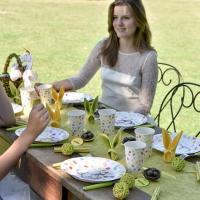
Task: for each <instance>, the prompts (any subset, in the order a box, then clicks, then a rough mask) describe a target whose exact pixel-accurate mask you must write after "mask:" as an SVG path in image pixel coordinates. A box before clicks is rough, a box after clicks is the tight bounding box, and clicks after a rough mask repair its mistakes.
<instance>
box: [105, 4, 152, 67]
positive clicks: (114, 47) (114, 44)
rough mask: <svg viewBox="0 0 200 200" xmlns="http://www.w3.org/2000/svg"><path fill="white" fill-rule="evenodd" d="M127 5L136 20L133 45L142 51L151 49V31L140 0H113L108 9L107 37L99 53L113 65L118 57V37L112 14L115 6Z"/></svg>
mask: <svg viewBox="0 0 200 200" xmlns="http://www.w3.org/2000/svg"><path fill="white" fill-rule="evenodd" d="M119 5H127V6H128V7H129V8H131V10H132V13H133V15H134V17H135V19H136V22H137V28H136V31H135V33H134V35H133V37H134V44H133V45H134V46H135V47H136V50H138V51H140V52H142V51H144V50H147V49H153V47H152V46H151V31H150V28H149V24H148V21H147V18H146V12H145V9H144V6H143V3H142V1H141V0H115V1H114V2H113V3H111V4H110V6H109V9H108V32H109V37H108V38H107V39H106V40H105V41H104V44H103V46H102V49H101V55H103V57H104V58H105V60H106V62H107V64H109V65H110V66H111V67H113V66H114V65H115V64H116V62H117V59H118V50H119V38H118V37H117V34H116V33H115V31H114V28H113V20H114V18H113V15H114V8H115V6H119Z"/></svg>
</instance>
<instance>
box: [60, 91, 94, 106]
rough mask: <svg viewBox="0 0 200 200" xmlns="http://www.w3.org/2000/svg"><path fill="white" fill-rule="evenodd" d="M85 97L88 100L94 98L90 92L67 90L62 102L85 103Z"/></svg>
mask: <svg viewBox="0 0 200 200" xmlns="http://www.w3.org/2000/svg"><path fill="white" fill-rule="evenodd" d="M85 98H86V99H87V100H88V101H90V100H92V99H93V97H92V96H91V95H89V94H85V93H79V92H65V94H64V96H63V99H62V103H63V104H68V103H73V104H76V103H78V104H79V103H83V102H84V99H85Z"/></svg>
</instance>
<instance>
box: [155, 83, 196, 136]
mask: <svg viewBox="0 0 200 200" xmlns="http://www.w3.org/2000/svg"><path fill="white" fill-rule="evenodd" d="M183 110H184V112H183ZM186 110H187V111H188V110H189V114H186V113H185V112H186ZM191 111H193V112H191ZM194 114H196V115H195V116H197V117H194ZM181 117H182V118H183V119H181ZM177 121H179V125H177ZM166 123H167V125H166ZM187 123H189V124H187ZM157 124H158V126H159V127H166V129H167V130H169V129H171V128H172V131H174V132H176V129H177V127H178V126H179V127H178V128H179V129H182V127H183V126H184V125H185V124H187V125H188V126H189V127H193V128H198V129H199V130H198V132H197V133H196V135H195V136H196V137H197V136H198V135H199V134H200V125H199V124H200V84H198V83H191V82H182V83H180V84H177V85H176V86H174V87H173V88H172V89H171V90H169V92H167V94H166V95H165V96H164V98H163V100H162V103H161V105H160V108H159V112H158V115H157ZM164 124H165V125H164ZM163 125H164V126H163Z"/></svg>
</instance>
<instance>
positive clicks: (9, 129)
mask: <svg viewBox="0 0 200 200" xmlns="http://www.w3.org/2000/svg"><path fill="white" fill-rule="evenodd" d="M25 127H26V125H20V126H13V127H11V128H7V129H6V131H16V130H17V129H19V128H25Z"/></svg>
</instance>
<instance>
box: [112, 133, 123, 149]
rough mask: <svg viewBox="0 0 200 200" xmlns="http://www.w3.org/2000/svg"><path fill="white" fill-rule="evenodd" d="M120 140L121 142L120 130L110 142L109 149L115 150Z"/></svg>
mask: <svg viewBox="0 0 200 200" xmlns="http://www.w3.org/2000/svg"><path fill="white" fill-rule="evenodd" d="M121 140H122V129H119V130H118V131H117V134H116V135H115V137H114V138H113V140H112V143H111V148H115V147H116V146H117V145H118V144H120V143H121Z"/></svg>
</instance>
